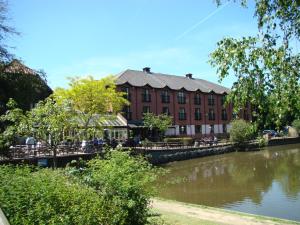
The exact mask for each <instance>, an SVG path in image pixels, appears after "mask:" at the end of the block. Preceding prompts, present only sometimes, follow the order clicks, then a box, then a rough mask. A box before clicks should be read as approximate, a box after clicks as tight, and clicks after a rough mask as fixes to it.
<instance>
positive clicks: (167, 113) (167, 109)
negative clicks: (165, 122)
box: [162, 107, 170, 115]
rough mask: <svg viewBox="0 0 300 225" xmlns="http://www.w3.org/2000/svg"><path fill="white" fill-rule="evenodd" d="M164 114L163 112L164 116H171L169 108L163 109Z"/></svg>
mask: <svg viewBox="0 0 300 225" xmlns="http://www.w3.org/2000/svg"><path fill="white" fill-rule="evenodd" d="M162 112H163V114H166V115H170V110H169V107H163V108H162Z"/></svg>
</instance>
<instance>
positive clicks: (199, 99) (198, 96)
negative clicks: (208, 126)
mask: <svg viewBox="0 0 300 225" xmlns="http://www.w3.org/2000/svg"><path fill="white" fill-rule="evenodd" d="M194 104H195V105H201V96H200V94H195V97H194Z"/></svg>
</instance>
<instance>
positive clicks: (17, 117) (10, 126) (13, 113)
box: [0, 99, 26, 149]
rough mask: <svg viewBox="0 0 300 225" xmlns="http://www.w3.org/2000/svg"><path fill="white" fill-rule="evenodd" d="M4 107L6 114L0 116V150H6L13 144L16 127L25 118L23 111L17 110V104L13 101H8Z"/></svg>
mask: <svg viewBox="0 0 300 225" xmlns="http://www.w3.org/2000/svg"><path fill="white" fill-rule="evenodd" d="M6 107H7V111H6V113H5V114H4V115H1V116H0V123H1V126H2V127H3V128H2V129H3V131H2V132H1V133H0V149H7V148H8V147H9V146H11V145H13V144H15V140H16V137H17V136H16V134H17V131H18V127H19V125H20V124H21V123H22V122H23V121H24V120H25V118H26V116H25V115H24V112H23V110H22V109H19V108H18V104H17V103H16V102H15V101H14V100H13V99H9V101H8V103H7V104H6Z"/></svg>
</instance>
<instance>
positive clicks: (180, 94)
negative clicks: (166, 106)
mask: <svg viewBox="0 0 300 225" xmlns="http://www.w3.org/2000/svg"><path fill="white" fill-rule="evenodd" d="M185 99H186V98H185V93H184V92H183V91H180V92H178V93H177V101H178V103H179V104H185Z"/></svg>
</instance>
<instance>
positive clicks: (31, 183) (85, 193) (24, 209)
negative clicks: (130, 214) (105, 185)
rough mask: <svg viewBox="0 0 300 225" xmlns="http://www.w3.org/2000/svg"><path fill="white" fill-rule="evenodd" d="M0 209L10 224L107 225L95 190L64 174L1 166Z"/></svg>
mask: <svg viewBox="0 0 300 225" xmlns="http://www.w3.org/2000/svg"><path fill="white" fill-rule="evenodd" d="M0 206H1V208H2V210H3V212H4V214H5V215H6V217H7V219H8V220H9V223H10V224H12V225H13V224H30V225H31V224H104V222H105V221H106V215H105V214H104V213H105V212H104V211H103V210H102V208H103V203H102V202H101V199H100V198H99V197H98V195H97V193H96V191H95V190H93V189H92V188H89V187H87V186H85V185H82V184H78V183H74V182H70V181H69V180H68V178H67V176H65V175H64V174H63V173H62V172H61V171H53V170H50V169H43V170H37V171H31V169H30V168H29V167H12V166H2V167H0Z"/></svg>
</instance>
